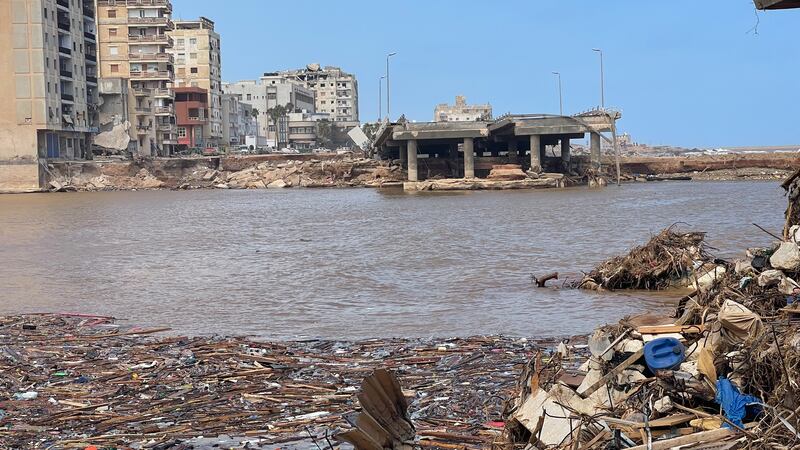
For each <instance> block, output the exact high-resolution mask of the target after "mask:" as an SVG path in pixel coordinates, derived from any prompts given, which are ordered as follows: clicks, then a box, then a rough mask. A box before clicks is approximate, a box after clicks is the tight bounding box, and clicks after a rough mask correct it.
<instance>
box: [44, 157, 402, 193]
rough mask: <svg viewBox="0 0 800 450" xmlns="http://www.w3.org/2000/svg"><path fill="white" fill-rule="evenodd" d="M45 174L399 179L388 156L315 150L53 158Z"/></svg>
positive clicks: (228, 182) (196, 183)
mask: <svg viewBox="0 0 800 450" xmlns="http://www.w3.org/2000/svg"><path fill="white" fill-rule="evenodd" d="M47 174H48V183H49V186H50V189H51V190H53V191H62V190H74V191H111V190H133V189H206V188H216V189H266V188H267V187H270V188H284V187H374V186H381V185H383V184H384V183H387V182H396V181H401V180H402V179H403V178H404V173H403V171H402V170H401V168H400V167H399V166H397V165H393V164H391V162H389V161H376V160H372V159H363V158H352V157H347V156H328V157H326V156H316V155H291V156H287V155H260V156H252V157H215V158H169V159H146V160H137V161H120V160H109V161H82V162H58V163H51V164H48V170H47Z"/></svg>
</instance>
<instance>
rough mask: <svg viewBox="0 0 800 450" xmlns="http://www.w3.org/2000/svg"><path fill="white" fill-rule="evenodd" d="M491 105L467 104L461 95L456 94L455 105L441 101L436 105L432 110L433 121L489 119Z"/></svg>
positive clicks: (490, 116)
mask: <svg viewBox="0 0 800 450" xmlns="http://www.w3.org/2000/svg"><path fill="white" fill-rule="evenodd" d="M491 118H492V105H490V104H488V103H486V104H484V105H468V104H467V99H466V97H464V96H463V95H457V96H456V103H455V105H448V104H447V103H442V104H439V105H436V109H435V110H434V112H433V121H434V122H475V121H477V120H491Z"/></svg>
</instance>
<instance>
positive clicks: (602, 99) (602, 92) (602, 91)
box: [592, 48, 606, 109]
mask: <svg viewBox="0 0 800 450" xmlns="http://www.w3.org/2000/svg"><path fill="white" fill-rule="evenodd" d="M592 51H593V52H597V53H600V108H603V109H605V107H606V93H605V79H604V77H605V74H604V73H603V50H601V49H599V48H593V49H592Z"/></svg>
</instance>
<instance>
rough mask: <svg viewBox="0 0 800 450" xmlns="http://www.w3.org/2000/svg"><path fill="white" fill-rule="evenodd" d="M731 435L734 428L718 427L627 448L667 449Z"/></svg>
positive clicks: (644, 449) (734, 433) (635, 449)
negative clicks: (650, 444) (649, 444)
mask: <svg viewBox="0 0 800 450" xmlns="http://www.w3.org/2000/svg"><path fill="white" fill-rule="evenodd" d="M733 436H736V431H735V430H731V429H728V428H720V429H719V430H712V431H701V432H699V433H694V434H689V435H687V436H679V437H676V438H672V439H665V440H663V441H655V442H653V444H652V446H650V447H648V445H647V444H643V445H637V446H635V447H631V448H629V449H628V450H648V449H649V450H669V449H671V448H674V447H680V446H683V445H693V444H704V443H706V442H717V441H720V440H723V439H726V438H729V437H733Z"/></svg>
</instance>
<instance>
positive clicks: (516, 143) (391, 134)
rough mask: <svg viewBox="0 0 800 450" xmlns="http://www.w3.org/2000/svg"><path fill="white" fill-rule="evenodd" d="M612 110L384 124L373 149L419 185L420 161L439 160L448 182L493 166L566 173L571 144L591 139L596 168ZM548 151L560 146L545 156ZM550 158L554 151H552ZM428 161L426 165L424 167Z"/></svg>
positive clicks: (612, 123)
mask: <svg viewBox="0 0 800 450" xmlns="http://www.w3.org/2000/svg"><path fill="white" fill-rule="evenodd" d="M620 117H621V114H620V113H619V112H617V111H611V110H592V111H588V112H586V113H582V114H578V115H575V116H558V115H549V114H516V115H506V116H502V117H500V118H498V119H497V120H494V121H476V122H408V121H405V120H402V119H401V120H400V121H398V122H396V123H388V122H387V123H384V124H383V126H381V128H380V129H379V130H378V132H377V134H376V137H375V141H374V148H375V149H376V150H377V151H378V152H379V153H380V154H382V155H385V156H387V157H389V158H396V159H399V160H400V161H401V162H402V164H403V165H404V167H407V168H408V181H419V180H420V173H419V172H420V171H419V164H420V159H423V158H424V159H426V160H433V161H435V160H439V161H438V162H439V163H440V164H439V165H440V166H442V165H443V166H444V167H445V170H446V171H447V172H449V173H448V175H449V176H451V177H453V178H459V177H463V178H475V177H476V171H478V173H479V174H480V173H483V172H487V171H488V170H489V169H491V166H492V165H495V164H509V163H513V164H520V165H521V166H523V167H524V168H526V169H528V170H530V171H533V172H542V171H548V172H559V173H570V172H571V171H572V169H573V164H572V160H571V155H570V153H571V152H570V140H572V139H584V138H585V136H586V134H587V133H588V134H589V135H590V142H591V145H590V149H591V151H590V155H591V157H590V161H591V166H592V168H595V169H600V145H601V139H602V138H604V137H603V136H602V133H605V132H610V133H612V139H608V138H605V139H607V140H609V141H612V140H613V136H614V135H615V133H616V121H617V120H618V119H619V118H620ZM547 146H560V155H558V156H556V155H555V154H554V155H553V156H552V157H548V156H547V155H546V153H545V150H546V148H547ZM554 153H555V152H554ZM428 162H430V161H426V163H428Z"/></svg>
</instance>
